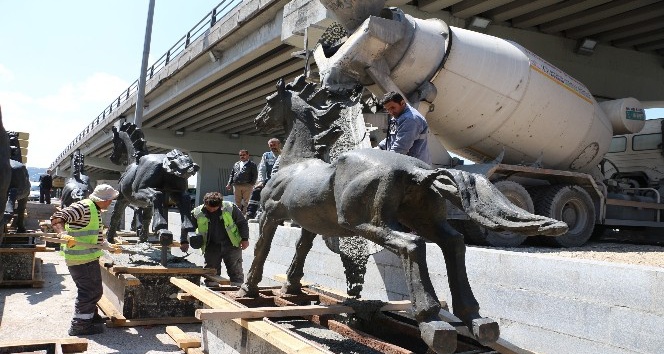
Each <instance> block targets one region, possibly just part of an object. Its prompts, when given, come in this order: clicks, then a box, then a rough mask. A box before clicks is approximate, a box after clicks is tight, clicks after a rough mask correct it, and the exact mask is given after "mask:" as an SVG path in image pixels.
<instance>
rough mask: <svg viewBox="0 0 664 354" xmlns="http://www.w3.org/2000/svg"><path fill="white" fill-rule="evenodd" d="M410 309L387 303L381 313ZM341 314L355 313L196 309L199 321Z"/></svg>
mask: <svg viewBox="0 0 664 354" xmlns="http://www.w3.org/2000/svg"><path fill="white" fill-rule="evenodd" d="M411 307H412V305H411V304H410V301H408V300H401V301H388V302H386V303H385V305H384V306H383V307H381V309H380V310H381V311H404V310H408V309H410V308H411ZM342 313H355V310H354V309H353V308H352V307H350V306H343V305H301V306H286V307H280V306H273V307H256V308H235V309H198V310H196V318H199V319H201V320H230V319H234V318H242V319H248V318H263V317H292V316H312V315H336V314H342Z"/></svg>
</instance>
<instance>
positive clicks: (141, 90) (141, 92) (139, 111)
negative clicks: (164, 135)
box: [134, 0, 155, 128]
mask: <svg viewBox="0 0 664 354" xmlns="http://www.w3.org/2000/svg"><path fill="white" fill-rule="evenodd" d="M154 1H155V0H150V5H149V6H148V20H147V24H146V25H145V41H144V43H143V61H142V62H141V76H140V77H139V79H138V93H137V95H138V97H137V98H136V115H135V116H134V124H136V127H137V128H140V127H141V125H142V123H143V102H144V101H145V77H146V75H147V73H146V72H147V68H148V56H149V55H150V41H151V39H152V18H153V17H154Z"/></svg>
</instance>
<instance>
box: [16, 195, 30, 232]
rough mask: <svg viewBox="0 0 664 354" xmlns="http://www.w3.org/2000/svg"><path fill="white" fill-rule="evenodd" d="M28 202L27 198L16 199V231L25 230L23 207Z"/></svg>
mask: <svg viewBox="0 0 664 354" xmlns="http://www.w3.org/2000/svg"><path fill="white" fill-rule="evenodd" d="M26 204H28V198H23V199H19V200H18V207H17V208H16V232H18V233H24V232H25V207H26Z"/></svg>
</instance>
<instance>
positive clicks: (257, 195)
mask: <svg viewBox="0 0 664 354" xmlns="http://www.w3.org/2000/svg"><path fill="white" fill-rule="evenodd" d="M262 190H263V188H256V187H254V190H253V191H252V192H251V197H249V205H248V206H247V218H250V219H251V218H254V217H256V212H258V207H259V206H260V203H261V191H262Z"/></svg>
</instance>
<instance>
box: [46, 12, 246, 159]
mask: <svg viewBox="0 0 664 354" xmlns="http://www.w3.org/2000/svg"><path fill="white" fill-rule="evenodd" d="M240 3H242V0H223V1H221V2H220V3H219V4H218V5H217V6H215V7H214V8H213V9H212V10H211V11H210V12H208V13H207V15H205V17H203V18H202V19H201V20H200V21H198V23H197V24H195V25H194V27H192V28H191V30H189V31H188V32H187V33H186V34H185V35H184V36H182V37H180V39H179V40H178V41H177V42H176V43H175V44H174V45H173V46H171V48H170V49H168V51H166V53H164V55H162V56H161V57H159V59H157V60H156V61H155V62H154V63H153V64H152V66H150V67H148V68H147V79H148V80H149V79H151V78H152V77H153V76H154V75H156V74H157V73H159V71H161V70H162V69H163V68H165V67H166V66H167V65H168V64H169V63H170V62H171V60H172V59H174V58H176V57H177V56H178V55H180V53H182V52H184V51H185V50H186V49H187V48H188V47H189V45H190V44H191V43H192V42H193V41H195V40H196V39H198V38H199V37H200V36H201V35H203V34H204V33H205V31H206V30H207V29H209V28H212V27H213V26H214V25H215V24H216V23H217V20H218V19H219V18H221V17H223V16H225V15H226V14H228V13H229V12H230V11H231V10H232V9H234V8H235V7H236V6H237V5H239V4H240ZM137 92H138V79H136V80H135V81H134V82H133V83H132V84H131V85H129V87H128V88H127V89H126V90H124V91H122V93H121V94H120V95H119V96H118V97H116V98H115V99H114V100H113V101H112V102H111V103H110V104H109V105H108V106H107V107H106V108H104V110H103V111H102V112H101V113H100V114H99V115H98V116H97V117H96V118H95V119H93V120H92V122H91V123H90V124H88V126H86V127H85V129H83V130H82V131H81V132H80V133H79V134H78V135H77V136H76V137H75V138H74V140H72V142H71V143H69V145H67V147H66V148H65V149H64V150H63V151H62V152H61V153H60V155H58V157H57V158H56V159H55V161H54V162H52V163H51V168H53V167H55V166H54V165H55V164H56V163H57V162H58V161H60V160H61V159H63V158H64V157H65V156H67V155H68V154H69V152H70V151H71V150H72V149H73V148H74V147H75V146H76V145H77V144H78V143H79V142H81V141H82V140H84V138H85V137H86V136H87V135H88V134H90V132H92V131H93V129H94V128H95V127H96V126H98V125H100V124H102V122H103V121H104V120H105V119H106V117H108V116H110V115H111V114H112V113H113V111H114V110H116V109H118V108H119V107H120V106H121V105H122V104H123V103H124V102H126V101H128V100H129V98H130V97H132V96H133V95H135V94H136V93H137Z"/></svg>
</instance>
